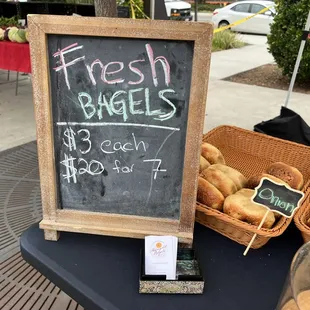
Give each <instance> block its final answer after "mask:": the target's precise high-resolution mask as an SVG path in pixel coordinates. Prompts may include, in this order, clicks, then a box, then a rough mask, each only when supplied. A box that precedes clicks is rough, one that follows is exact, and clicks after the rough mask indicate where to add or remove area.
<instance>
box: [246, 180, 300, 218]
mask: <svg viewBox="0 0 310 310" xmlns="http://www.w3.org/2000/svg"><path fill="white" fill-rule="evenodd" d="M303 197H304V193H303V192H300V191H297V190H294V189H292V188H291V187H289V186H286V185H284V184H279V183H276V182H274V181H272V180H270V179H268V178H262V179H261V181H260V184H259V185H258V186H257V187H256V189H255V195H254V197H253V198H252V200H253V201H254V202H255V203H258V204H261V205H263V206H265V207H266V208H268V209H270V210H271V211H273V212H277V213H279V214H281V215H283V216H285V217H292V216H293V215H294V212H295V211H297V209H298V208H299V207H300V203H301V200H302V199H303Z"/></svg>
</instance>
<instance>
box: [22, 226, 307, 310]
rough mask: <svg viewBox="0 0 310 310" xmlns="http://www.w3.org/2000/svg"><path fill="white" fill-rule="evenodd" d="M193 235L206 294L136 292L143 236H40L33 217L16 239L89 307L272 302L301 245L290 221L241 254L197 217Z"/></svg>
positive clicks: (235, 306) (195, 307) (168, 309)
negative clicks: (265, 241)
mask: <svg viewBox="0 0 310 310" xmlns="http://www.w3.org/2000/svg"><path fill="white" fill-rule="evenodd" d="M194 240H195V241H194V244H195V248H196V250H197V252H198V255H199V259H200V263H201V268H202V271H203V274H204V277H205V292H204V294H203V295H145V294H139V293H138V286H139V284H138V283H139V267H140V256H139V255H140V249H142V247H143V242H144V241H143V240H135V239H125V238H115V237H105V236H94V235H87V234H75V233H63V232H61V234H60V239H59V240H58V241H57V242H53V241H45V240H44V237H43V231H41V230H40V229H39V228H38V225H34V226H32V227H30V228H29V229H28V230H27V231H25V232H24V233H23V235H22V236H21V241H20V245H21V251H22V255H23V257H24V259H25V260H26V261H27V262H29V263H30V264H31V265H33V266H34V267H35V268H36V269H37V270H39V271H40V272H41V273H42V274H43V275H45V276H46V277H47V278H49V279H50V280H51V281H53V282H54V283H55V284H56V285H58V286H59V288H61V289H62V290H64V291H65V292H66V293H67V294H69V295H70V296H71V297H72V298H74V299H75V300H76V301H77V302H78V303H80V304H81V305H82V306H84V307H85V309H87V310H97V309H105V310H112V309H113V310H114V309H121V310H131V309H132V310H142V309H143V310H144V309H146V310H153V309H154V310H158V309H160V310H173V309H178V310H180V309H182V310H183V309H191V310H200V309H201V310H202V309H203V310H206V309H208V310H250V309H251V310H273V309H275V307H276V304H277V301H278V299H279V296H280V294H281V291H282V287H283V285H284V281H285V278H286V275H287V273H288V270H289V266H290V263H291V260H292V258H293V256H294V254H295V252H296V251H297V250H298V248H299V247H300V246H301V245H302V239H301V236H300V233H299V232H298V231H297V229H296V228H295V226H294V225H293V224H291V226H290V227H289V229H288V230H287V231H286V232H285V233H284V234H283V235H282V236H280V237H278V238H274V239H273V240H271V241H269V243H268V244H267V245H266V246H264V247H263V248H261V249H258V250H250V252H249V253H248V255H247V256H246V257H244V256H243V251H244V249H245V247H244V246H242V245H239V244H237V243H235V242H233V241H231V240H229V239H227V238H225V237H223V236H221V235H220V234H218V233H216V232H214V231H211V230H209V229H207V228H205V227H203V226H201V225H199V224H196V227H195V239H194ZM59 310H62V309H59Z"/></svg>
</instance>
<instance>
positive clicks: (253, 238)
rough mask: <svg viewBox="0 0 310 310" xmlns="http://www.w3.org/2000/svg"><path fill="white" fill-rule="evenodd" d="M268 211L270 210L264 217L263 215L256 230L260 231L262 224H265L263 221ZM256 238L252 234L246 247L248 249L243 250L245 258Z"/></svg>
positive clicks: (255, 235)
mask: <svg viewBox="0 0 310 310" xmlns="http://www.w3.org/2000/svg"><path fill="white" fill-rule="evenodd" d="M269 211H270V210H269V209H267V212H266V213H265V215H264V217H263V219H262V221H261V222H260V224H259V225H258V227H257V230H260V229H261V228H262V226H263V224H264V222H265V220H266V218H267V215H268V213H269ZM256 237H257V234H254V235H253V237H252V239H251V241H250V243H249V245H248V247H247V248H246V249H245V251H244V253H243V255H244V256H246V255H247V254H248V252H249V249H250V248H251V246H252V244H253V242H254V240H255V238H256Z"/></svg>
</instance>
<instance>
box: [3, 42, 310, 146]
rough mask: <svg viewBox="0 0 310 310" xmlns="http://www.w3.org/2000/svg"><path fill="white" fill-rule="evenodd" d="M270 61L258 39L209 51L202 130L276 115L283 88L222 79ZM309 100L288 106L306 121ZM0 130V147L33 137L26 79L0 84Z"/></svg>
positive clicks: (249, 124)
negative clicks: (239, 47) (257, 42)
mask: <svg viewBox="0 0 310 310" xmlns="http://www.w3.org/2000/svg"><path fill="white" fill-rule="evenodd" d="M252 39H253V38H252ZM254 39H255V40H257V38H254ZM260 40H261V38H260ZM271 62H273V58H272V56H271V55H269V54H268V52H267V47H266V45H265V44H263V43H262V42H260V43H259V44H256V45H251V46H246V47H244V48H241V49H235V50H228V51H222V52H216V53H213V54H212V61H211V70H210V79H209V92H208V99H207V108H206V114H207V115H206V118H205V126H204V132H206V131H209V130H210V129H212V128H214V127H216V126H219V125H224V124H230V125H236V126H239V127H242V128H247V129H253V126H254V125H255V124H257V123H259V122H261V121H263V120H268V119H270V118H273V117H275V116H277V115H278V114H279V112H280V108H281V105H283V104H284V100H285V96H286V94H287V92H286V91H282V90H275V89H269V88H263V87H257V86H250V85H244V84H237V83H232V82H226V81H223V80H222V79H223V78H226V77H228V76H231V75H233V74H236V73H238V72H242V71H246V70H250V69H252V68H255V67H257V66H261V65H263V64H267V63H271ZM12 78H13V77H12ZM3 82H6V74H5V72H3V74H0V84H1V83H3ZM309 99H310V97H309V95H304V94H297V93H294V94H293V95H292V99H291V102H290V104H289V107H290V108H292V109H294V110H295V111H296V112H297V113H299V114H300V115H301V116H302V117H304V119H305V120H306V121H307V122H308V123H309V124H310V108H309V105H308V102H309ZM0 129H1V130H0V150H4V149H7V148H11V147H14V146H17V145H20V144H23V143H26V142H29V141H32V140H35V121H34V113H33V106H32V89H31V82H30V80H24V81H22V82H21V83H20V88H19V94H18V96H15V83H14V81H13V82H12V83H10V84H5V85H0Z"/></svg>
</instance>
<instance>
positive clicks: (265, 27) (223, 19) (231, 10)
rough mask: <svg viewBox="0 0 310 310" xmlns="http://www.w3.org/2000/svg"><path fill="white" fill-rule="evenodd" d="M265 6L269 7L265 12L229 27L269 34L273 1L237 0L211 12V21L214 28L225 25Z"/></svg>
mask: <svg viewBox="0 0 310 310" xmlns="http://www.w3.org/2000/svg"><path fill="white" fill-rule="evenodd" d="M266 7H271V8H270V9H268V10H267V11H266V12H264V13H262V14H258V15H256V16H254V17H252V18H250V19H249V20H247V21H246V22H243V23H241V24H239V25H237V26H234V27H232V28H231V30H232V31H239V32H247V33H258V34H269V32H270V24H271V23H272V22H273V17H274V15H275V13H276V12H275V3H274V2H273V1H255V0H250V1H249V0H248V1H238V2H234V3H231V4H229V5H227V6H225V7H223V8H220V9H216V10H214V12H213V16H212V22H213V23H214V26H215V27H216V28H218V27H219V28H220V27H223V26H227V25H229V24H232V23H234V22H236V21H238V20H241V19H243V18H245V17H249V16H251V15H253V14H255V13H258V12H259V11H261V10H262V9H264V8H266Z"/></svg>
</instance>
